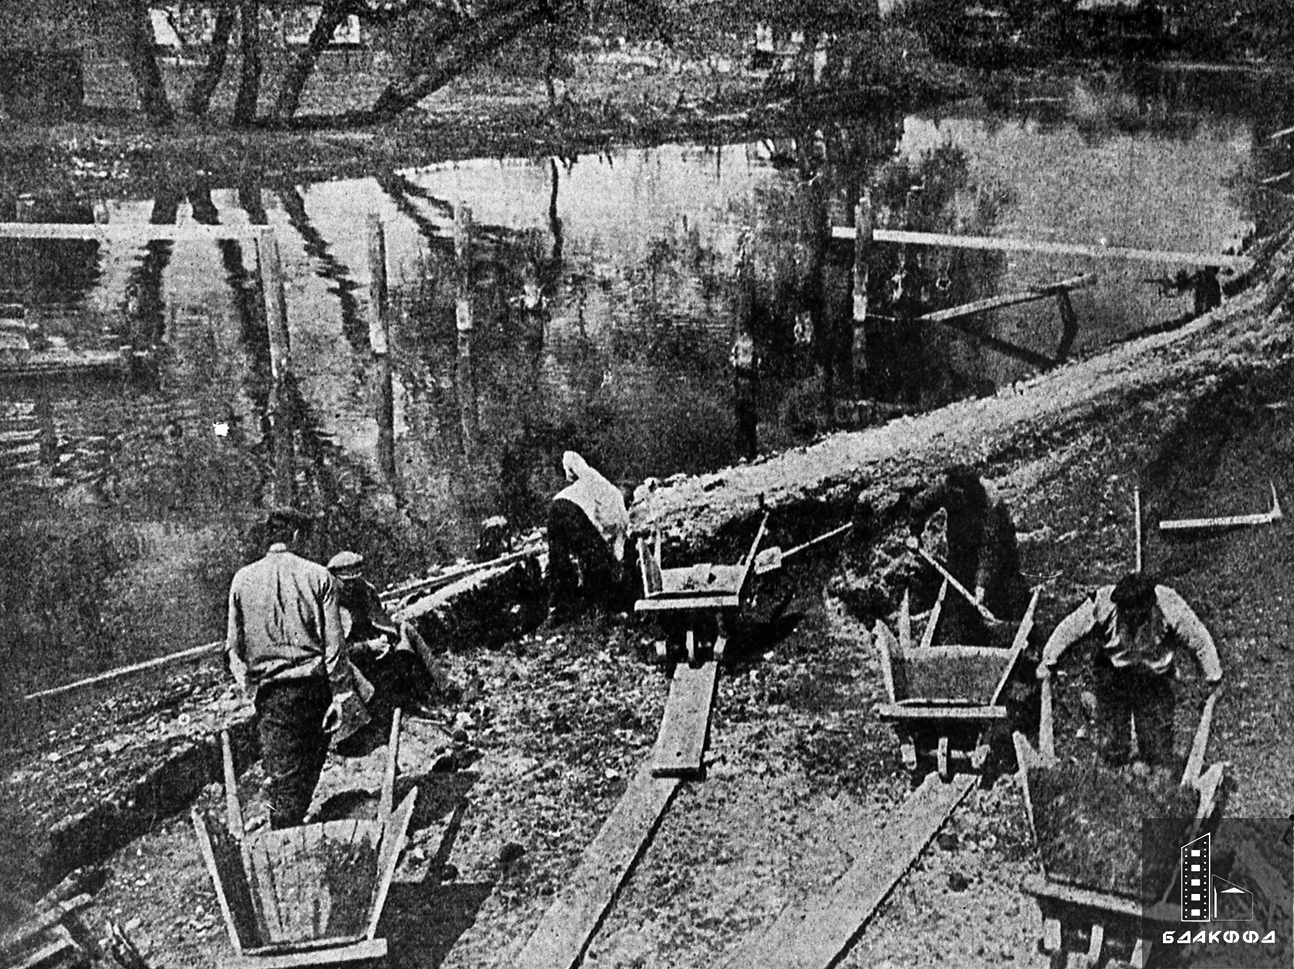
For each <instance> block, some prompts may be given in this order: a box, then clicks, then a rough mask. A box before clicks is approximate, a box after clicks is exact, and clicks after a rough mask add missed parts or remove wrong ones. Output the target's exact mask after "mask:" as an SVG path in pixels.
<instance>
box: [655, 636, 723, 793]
mask: <svg viewBox="0 0 1294 969" xmlns="http://www.w3.org/2000/svg"><path fill="white" fill-rule="evenodd" d="M718 671H719V665H718V663H716V662H715V661H714V660H710V661H708V662H705V663H702V664H701V665H700V666H691V665H690V664H688V663H679V664H678V665H677V666H676V667H674V676H673V678H672V679H671V680H670V683H669V697H668V698H667V699H666V701H665V714H664V716H662V717H661V721H660V733H659V734H657V736H656V749H655V751H654V752H653V754H652V767H651V770H652V773H653V774H655V775H656V776H657V777H700V776H701V774H702V772H703V771H704V767H705V747H706V741H707V739H708V738H709V735H710V712H711V710H712V709H713V708H714V689H715V682H716V679H717V677H718Z"/></svg>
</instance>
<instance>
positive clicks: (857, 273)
mask: <svg viewBox="0 0 1294 969" xmlns="http://www.w3.org/2000/svg"><path fill="white" fill-rule="evenodd" d="M854 225H855V227H856V228H855V229H854V230H852V235H853V239H854V278H853V284H854V307H853V319H854V344H853V360H852V362H853V381H854V391H855V394H856V393H857V390H858V379H859V375H860V374H862V373H863V372H864V371H865V370H866V369H867V257H868V255H869V254H870V252H871V248H872V239H873V232H874V229H875V224H874V221H873V218H872V203H871V200H870V199H869V198H868V197H867V196H866V195H863V197H862V198H860V199H859V200H858V204H857V205H856V206H854Z"/></svg>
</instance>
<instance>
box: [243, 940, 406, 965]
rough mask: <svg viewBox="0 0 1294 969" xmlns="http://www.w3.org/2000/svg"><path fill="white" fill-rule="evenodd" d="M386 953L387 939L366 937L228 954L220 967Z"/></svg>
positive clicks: (304, 962) (379, 956) (353, 959)
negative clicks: (321, 946)
mask: <svg viewBox="0 0 1294 969" xmlns="http://www.w3.org/2000/svg"><path fill="white" fill-rule="evenodd" d="M385 956H386V939H364V940H362V941H360V942H352V943H350V944H349V945H339V946H333V947H331V948H326V949H307V950H303V951H301V952H279V953H273V952H268V953H264V954H262V953H257V954H255V955H241V956H233V957H228V956H226V957H225V958H223V959H220V960H219V962H218V963H217V965H218V966H219V967H220V969H297V967H299V966H331V965H335V964H337V963H342V962H360V961H367V960H370V959H382V958H384V957H385Z"/></svg>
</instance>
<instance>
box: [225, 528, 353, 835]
mask: <svg viewBox="0 0 1294 969" xmlns="http://www.w3.org/2000/svg"><path fill="white" fill-rule="evenodd" d="M309 525H310V519H309V517H308V516H306V515H303V514H302V513H300V512H296V511H292V510H277V511H274V512H271V513H270V515H269V517H268V519H267V521H266V532H267V535H266V539H267V540H268V541H269V542H270V545H269V550H268V551H267V552H266V553H265V557H264V558H262V559H260V560H259V561H257V562H253V563H252V564H250V565H245V566H243V567H242V568H241V569H239V570H238V572H237V573H236V574H235V575H234V579H233V582H232V583H231V584H230V587H229V625H228V632H227V635H226V642H225V649H226V652H227V654H228V657H229V669H230V671H231V672H232V673H233V676H234V679H235V681H236V682H237V683H238V685H239V687H240V688H241V689H242V691H243V692H244V694H248V693H250V694H251V696H252V697H253V700H254V702H255V705H256V714H257V730H258V732H259V734H260V740H261V752H262V754H263V756H264V758H265V770H266V773H267V774H268V775H269V796H270V826H271V827H272V828H287V827H292V826H294V825H298V824H300V823H301V822H302V820H303V819H304V818H305V814H306V811H307V809H308V808H309V807H310V799H311V798H312V797H313V796H314V789H315V785H316V784H317V783H318V781H319V774H320V772H321V771H322V769H323V765H324V760H325V759H326V757H327V754H328V739H329V734H330V733H332V732H333V731H335V730H337V729H338V728H339V727H340V726H342V724H343V722H344V721H345V720H347V719H348V718H349V716H350V715H351V714H352V713H353V712H354V711H356V710H357V709H358V710H360V711H361V712H362V703H361V702H360V700H359V698H358V696H356V693H355V690H356V682H355V678H354V676H353V670H352V669H351V665H350V662H349V660H348V658H347V656H346V644H345V638H344V636H343V633H342V624H341V614H340V611H339V608H338V594H339V590H338V587H337V582H336V580H335V579H333V577H332V573H330V572H329V571H328V570H327V569H326V568H324V567H323V566H322V565H319V564H317V563H315V562H310V561H308V560H306V559H304V558H301V557H300V556H298V555H296V554H294V553H293V552H292V551H290V549H289V546H290V545H292V544H294V543H295V542H296V541H297V540H298V539H299V538H300V537H301V535H302V533H303V531H304V530H306V529H308V528H309ZM364 715H365V716H366V714H364Z"/></svg>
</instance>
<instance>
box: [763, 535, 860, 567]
mask: <svg viewBox="0 0 1294 969" xmlns="http://www.w3.org/2000/svg"><path fill="white" fill-rule="evenodd" d="M853 527H854V523H853V522H848V523H847V524H844V525H841V526H840V527H839V528H833V529H832V530H831V531H829V532H827V533H826V534H824V535H819V536H818V537H817V538H811V539H809V540H808V541H807V542H805V543H804V544H803V545H797V546H795V547H794V548H791V549H787V550H786V551H785V552H783V551H782V549H781V548H780V547H779V546H776V545H775V546H773V547H772V548H766V549H764V551H762V552H760V553H759V555H757V556H756V557H755V574H756V575H767V574H768V573H769V572H776V571H778V570H779V569H781V568H782V566H783V565H785V564H786V560H787V559H789V558H794V557H795V556H796V555H799V554H800V553H801V552H804V551H806V550H808V549H810V548H812V547H813V546H815V545H817V544H819V543H821V542H825V541H827V539H830V538H835V537H836V536H837V535H843V534H845V532H847V531H849V530H850V529H851V528H853Z"/></svg>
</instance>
